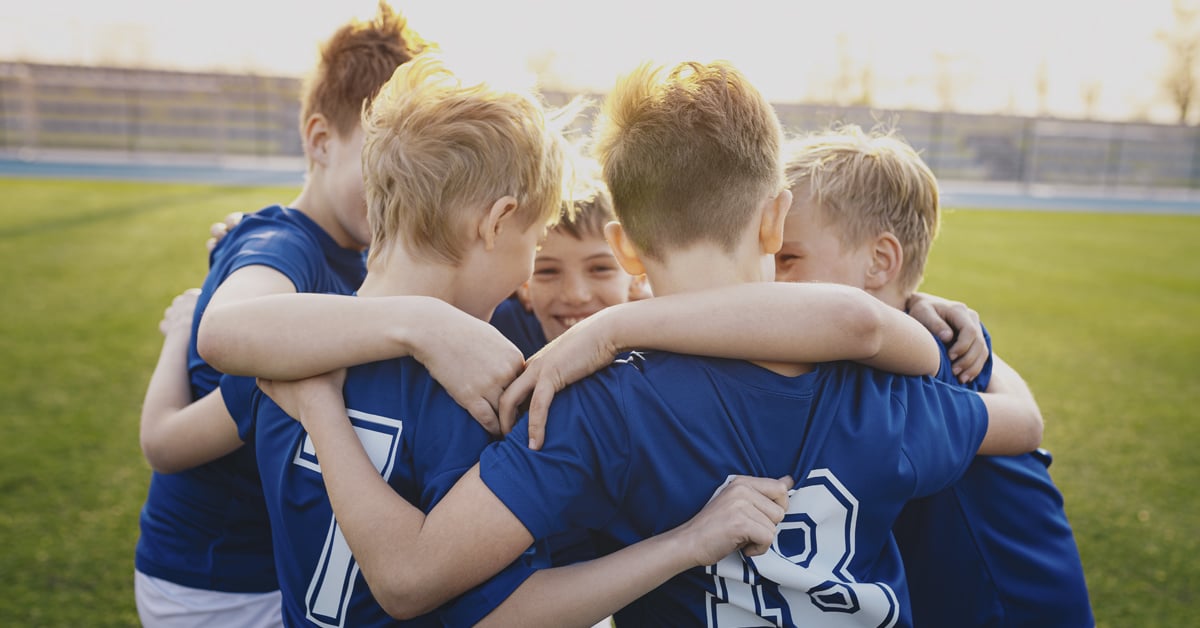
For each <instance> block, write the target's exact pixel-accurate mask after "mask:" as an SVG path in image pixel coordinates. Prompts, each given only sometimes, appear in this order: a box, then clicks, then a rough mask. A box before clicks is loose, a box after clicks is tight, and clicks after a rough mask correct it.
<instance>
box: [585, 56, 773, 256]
mask: <svg viewBox="0 0 1200 628" xmlns="http://www.w3.org/2000/svg"><path fill="white" fill-rule="evenodd" d="M781 135H782V130H781V128H780V125H779V119H778V118H777V117H776V115H775V110H774V109H773V108H772V107H771V105H770V104H769V103H768V102H767V101H766V100H765V99H764V98H763V97H762V95H761V94H760V93H759V92H758V90H757V89H755V88H754V87H753V86H752V85H751V84H750V83H749V82H748V81H747V80H746V78H745V77H744V76H743V75H742V74H741V73H740V72H738V71H737V69H735V68H734V67H733V66H732V65H730V64H728V63H726V62H722V61H718V62H714V63H710V64H707V65H706V64H701V63H695V62H688V63H681V64H679V65H677V66H675V67H674V68H672V69H670V71H667V72H665V71H664V68H655V67H652V66H650V65H648V64H643V65H642V66H640V67H638V68H637V69H636V70H635V71H634V72H633V73H631V74H630V75H628V76H626V77H623V78H622V79H621V80H620V81H619V82H618V83H617V86H616V88H615V89H614V90H613V92H612V93H611V94H610V95H609V97H608V99H607V100H606V101H605V103H604V108H603V111H602V114H601V116H600V119H599V120H598V126H597V135H596V155H597V156H598V158H599V160H600V162H601V164H602V165H603V172H604V180H605V182H606V183H607V184H608V188H609V192H610V193H611V194H612V200H613V208H614V209H615V211H616V214H617V217H618V219H619V220H620V221H621V225H622V226H623V227H624V229H625V231H626V233H627V234H628V235H629V237H630V239H631V240H632V241H633V243H634V244H635V245H636V246H637V247H638V249H639V250H640V252H641V253H642V254H644V255H646V256H648V257H650V258H654V259H661V256H662V254H663V251H664V249H666V248H670V247H682V246H688V245H690V244H693V243H695V242H699V241H709V242H714V243H717V244H719V245H720V246H722V247H724V248H725V250H727V251H732V250H733V247H734V246H735V245H736V242H737V240H738V238H739V237H740V236H741V234H742V233H743V232H744V230H745V228H746V226H747V224H748V222H749V220H750V218H751V216H752V215H753V214H754V212H755V211H757V209H758V208H759V206H760V204H761V203H762V202H763V201H764V200H765V199H766V198H768V197H769V196H771V195H774V194H776V193H778V192H779V191H780V190H782V189H783V186H784V183H783V172H782V168H781V165H780V163H779V143H780V136H781Z"/></svg>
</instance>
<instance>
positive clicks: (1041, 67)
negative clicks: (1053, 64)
mask: <svg viewBox="0 0 1200 628" xmlns="http://www.w3.org/2000/svg"><path fill="white" fill-rule="evenodd" d="M1033 80H1034V83H1033V89H1034V91H1035V92H1036V93H1037V113H1038V115H1039V116H1044V115H1046V114H1047V113H1048V112H1049V109H1050V107H1049V103H1050V66H1049V65H1047V63H1046V60H1045V59H1042V60H1041V62H1039V63H1038V67H1037V75H1036V76H1035V77H1034V79H1033Z"/></svg>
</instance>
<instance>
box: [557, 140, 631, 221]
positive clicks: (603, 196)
mask: <svg viewBox="0 0 1200 628" xmlns="http://www.w3.org/2000/svg"><path fill="white" fill-rule="evenodd" d="M582 153H583V151H582V150H581V149H580V148H579V147H576V151H575V153H574V154H573V157H574V158H573V160H572V161H573V163H574V165H573V166H572V168H571V172H572V176H569V177H568V180H567V182H566V194H565V195H564V197H563V211H562V216H561V218H560V219H559V221H558V224H556V225H554V228H553V229H552V231H554V232H555V233H562V234H566V235H569V236H571V237H572V238H575V239H576V240H583V239H584V238H600V239H604V225H607V224H608V223H610V222H612V221H613V220H616V214H614V213H613V204H612V197H611V196H610V195H609V193H608V186H607V185H605V184H604V180H603V179H602V178H601V176H600V164H598V163H596V162H595V160H593V159H590V158H589V157H587V156H586V155H584V154H582Z"/></svg>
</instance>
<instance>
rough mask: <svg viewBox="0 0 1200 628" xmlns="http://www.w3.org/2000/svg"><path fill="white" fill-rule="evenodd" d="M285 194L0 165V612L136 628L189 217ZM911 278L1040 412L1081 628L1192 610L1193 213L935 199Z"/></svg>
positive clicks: (1195, 500) (189, 277) (1149, 620)
mask: <svg viewBox="0 0 1200 628" xmlns="http://www.w3.org/2000/svg"><path fill="white" fill-rule="evenodd" d="M295 192H296V190H295V189H289V188H283V189H280V188H274V189H272V188H233V187H212V186H203V185H165V184H128V183H111V182H83V181H34V180H12V179H0V198H3V199H4V203H3V206H4V208H5V209H4V210H3V212H2V213H0V265H2V267H3V268H4V269H5V271H4V272H3V274H2V275H0V294H2V295H3V301H2V303H0V329H2V330H3V331H2V333H0V356H4V363H3V367H2V368H3V370H4V371H3V376H0V400H3V412H4V417H3V419H2V420H0V430H2V431H0V436H2V438H0V461H2V462H0V539H4V544H5V550H4V551H3V552H2V553H0V590H3V592H4V595H2V596H0V622H2V623H3V624H5V625H17V626H76V625H86V626H128V625H136V624H137V615H136V612H135V611H134V605H133V592H132V576H133V547H134V544H135V542H136V540H137V534H138V532H137V517H138V511H139V509H140V507H141V504H142V500H143V499H144V498H145V493H146V486H147V481H148V478H149V468H148V467H147V466H146V464H145V462H144V461H143V460H142V458H141V453H140V451H139V449H138V442H137V421H138V413H139V410H140V405H141V398H142V394H143V391H144V387H145V384H146V381H147V380H148V378H149V375H150V372H151V370H152V368H153V365H154V361H155V359H156V356H157V353H158V348H159V343H160V340H161V337H160V335H159V333H158V330H157V322H158V320H159V318H160V316H161V313H162V311H163V308H165V307H166V306H167V305H168V304H169V303H170V300H171V298H172V297H173V296H174V295H175V294H176V293H178V292H179V291H181V290H183V289H185V288H188V287H192V286H198V285H199V283H200V281H201V280H202V279H203V276H204V271H205V268H206V254H205V251H204V246H203V243H204V240H205V238H206V237H207V229H208V225H209V224H210V223H212V222H213V221H215V220H218V219H220V218H221V217H223V216H224V215H225V214H226V213H228V212H229V211H233V210H252V209H255V208H257V207H260V206H262V205H265V204H267V203H270V202H276V201H281V200H283V201H286V200H290V199H291V198H292V197H293V196H294V194H295ZM943 229H944V231H943V234H942V236H941V237H940V238H939V240H938V242H937V244H936V245H935V247H934V254H933V257H932V260H931V264H930V267H929V271H928V279H927V282H926V284H925V286H924V289H926V290H928V291H931V292H935V293H939V294H944V295H946V296H950V297H953V298H958V299H961V300H964V301H967V302H968V303H970V304H971V305H972V306H973V307H975V308H976V309H977V310H978V311H979V312H980V313H981V315H982V316H983V318H984V321H985V323H986V324H987V325H988V327H989V329H990V330H991V332H992V334H993V336H994V337H995V345H996V350H997V352H998V353H999V354H1000V355H1002V356H1003V357H1005V358H1006V359H1007V360H1008V361H1009V362H1011V363H1012V364H1013V365H1014V366H1015V367H1017V369H1018V370H1020V371H1021V372H1022V374H1024V375H1025V377H1026V379H1027V380H1028V381H1029V383H1030V385H1031V386H1032V387H1033V389H1034V391H1035V393H1036V394H1037V396H1038V399H1039V401H1040V403H1041V405H1042V409H1043V414H1044V416H1045V419H1046V437H1045V446H1046V447H1048V448H1049V449H1051V450H1052V451H1053V452H1054V455H1055V463H1054V466H1053V467H1051V472H1052V474H1053V476H1054V478H1055V481H1056V482H1057V483H1058V485H1059V487H1060V488H1061V489H1062V492H1063V493H1064V495H1065V497H1066V503H1067V510H1068V514H1069V515H1070V517H1071V521H1072V523H1073V525H1074V527H1075V531H1076V535H1077V538H1078V541H1079V545H1080V551H1081V553H1082V555H1083V560H1084V566H1085V568H1086V570H1087V575H1088V581H1089V584H1090V587H1091V595H1092V602H1093V605H1094V607H1095V611H1096V617H1097V620H1098V622H1099V625H1101V626H1111V627H1124V626H1170V627H1175V626H1183V625H1190V624H1192V623H1193V622H1194V621H1195V615H1196V608H1197V603H1198V602H1200V600H1197V599H1196V596H1197V592H1198V590H1200V589H1198V588H1200V561H1198V560H1196V559H1195V556H1196V554H1197V551H1198V550H1200V490H1198V489H1197V488H1196V487H1197V486H1200V454H1197V453H1196V451H1195V448H1196V447H1197V444H1198V443H1200V421H1197V420H1196V419H1197V418H1198V416H1200V411H1198V410H1197V409H1196V406H1195V404H1196V403H1197V402H1200V384H1198V383H1197V377H1196V376H1197V367H1198V366H1200V331H1198V328H1197V324H1196V322H1197V321H1200V256H1197V255H1196V253H1195V251H1196V248H1195V246H1196V245H1195V242H1197V241H1200V218H1197V217H1179V216H1174V217H1168V216H1123V215H1101V214H1078V213H1071V214H1065V213H1039V212H999V211H978V210H972V211H966V210H963V211H953V210H950V211H948V212H947V215H946V216H945V219H944V222H943Z"/></svg>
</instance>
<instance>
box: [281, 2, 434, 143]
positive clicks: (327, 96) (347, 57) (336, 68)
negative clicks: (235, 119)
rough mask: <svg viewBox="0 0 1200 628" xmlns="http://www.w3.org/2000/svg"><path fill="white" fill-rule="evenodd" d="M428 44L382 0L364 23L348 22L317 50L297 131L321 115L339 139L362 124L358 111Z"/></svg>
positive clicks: (308, 77) (302, 91) (304, 93)
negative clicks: (402, 65) (373, 14)
mask: <svg viewBox="0 0 1200 628" xmlns="http://www.w3.org/2000/svg"><path fill="white" fill-rule="evenodd" d="M429 45H430V44H429V43H428V42H426V41H425V40H423V39H421V37H420V36H419V35H417V34H416V33H415V32H413V31H412V30H411V29H409V28H408V22H407V20H405V19H404V17H403V16H401V15H399V14H398V13H396V12H395V11H394V10H393V9H392V8H391V7H390V6H389V5H388V4H387V3H386V2H385V1H384V0H380V2H379V7H378V9H377V11H376V14H375V17H374V18H373V19H372V20H371V21H369V22H360V21H358V20H351V21H350V22H348V23H346V24H344V25H343V26H342V27H341V28H339V29H338V30H337V32H335V33H334V34H333V35H332V36H330V38H329V39H327V40H326V41H325V42H324V43H323V44H321V46H320V58H319V60H318V62H317V66H316V67H315V68H314V69H313V71H312V72H311V73H310V74H309V75H308V76H307V77H306V78H305V81H304V87H303V89H302V90H301V97H300V126H301V130H303V128H304V124H305V121H307V120H308V119H309V118H310V117H311V116H312V115H313V114H318V113H319V114H322V115H324V116H325V118H326V119H327V120H328V121H329V123H330V124H331V125H332V126H333V128H334V130H336V131H337V133H338V134H339V135H341V136H343V137H345V136H347V135H349V134H350V133H351V132H352V131H353V130H354V129H355V128H356V127H357V126H358V124H359V122H360V121H361V119H362V110H363V105H364V104H365V103H367V102H369V101H370V100H371V99H372V98H374V97H375V94H376V93H377V92H378V91H379V88H380V86H382V85H383V84H384V83H385V82H387V80H388V79H389V78H391V76H392V73H393V72H395V71H396V66H398V65H400V64H402V63H407V62H408V61H409V60H411V59H412V58H413V57H414V56H416V55H417V54H419V53H420V52H421V51H422V50H424V49H425V48H427V47H429Z"/></svg>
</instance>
